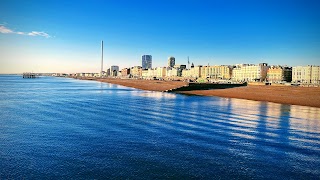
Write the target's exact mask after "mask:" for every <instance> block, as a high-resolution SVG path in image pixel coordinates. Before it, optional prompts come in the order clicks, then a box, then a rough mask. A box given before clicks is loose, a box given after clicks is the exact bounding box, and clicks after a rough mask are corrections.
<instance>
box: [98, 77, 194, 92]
mask: <svg viewBox="0 0 320 180" xmlns="http://www.w3.org/2000/svg"><path fill="white" fill-rule="evenodd" d="M97 81H100V82H106V83H112V84H118V85H122V86H127V87H133V88H137V89H142V90H149V91H166V90H170V89H175V88H178V87H182V86H186V85H188V83H187V82H182V81H158V80H140V79H139V80H138V79H115V78H106V79H97Z"/></svg>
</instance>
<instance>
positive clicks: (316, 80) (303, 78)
mask: <svg viewBox="0 0 320 180" xmlns="http://www.w3.org/2000/svg"><path fill="white" fill-rule="evenodd" d="M292 82H293V83H302V84H320V66H312V65H309V66H296V67H293V68H292Z"/></svg>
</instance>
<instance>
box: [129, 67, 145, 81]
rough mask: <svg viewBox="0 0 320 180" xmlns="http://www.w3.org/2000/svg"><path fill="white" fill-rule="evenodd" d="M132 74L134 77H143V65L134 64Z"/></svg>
mask: <svg viewBox="0 0 320 180" xmlns="http://www.w3.org/2000/svg"><path fill="white" fill-rule="evenodd" d="M130 74H131V75H132V77H134V78H141V77H142V67H141V66H134V67H132V68H131V69H130Z"/></svg>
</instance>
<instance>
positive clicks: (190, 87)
mask: <svg viewBox="0 0 320 180" xmlns="http://www.w3.org/2000/svg"><path fill="white" fill-rule="evenodd" d="M242 86H247V83H237V84H229V83H224V84H214V83H189V84H188V85H185V86H182V87H178V88H175V89H170V90H166V92H178V91H194V90H210V89H228V88H235V87H242Z"/></svg>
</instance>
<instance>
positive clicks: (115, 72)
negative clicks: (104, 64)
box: [110, 65, 119, 76]
mask: <svg viewBox="0 0 320 180" xmlns="http://www.w3.org/2000/svg"><path fill="white" fill-rule="evenodd" d="M118 74H119V66H116V65H113V66H111V67H110V76H118Z"/></svg>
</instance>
